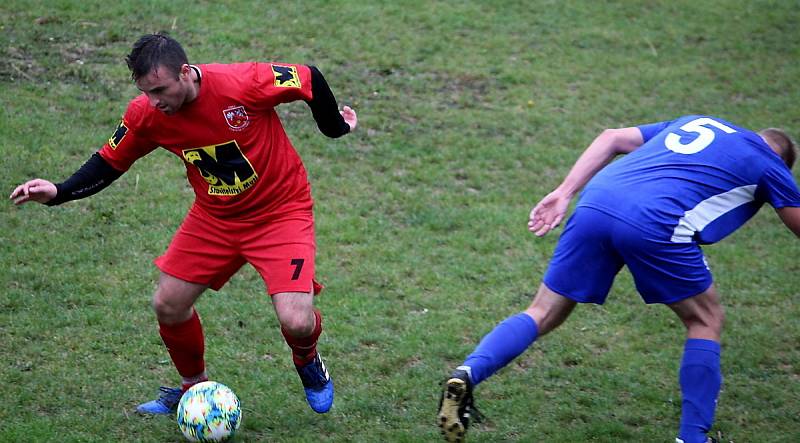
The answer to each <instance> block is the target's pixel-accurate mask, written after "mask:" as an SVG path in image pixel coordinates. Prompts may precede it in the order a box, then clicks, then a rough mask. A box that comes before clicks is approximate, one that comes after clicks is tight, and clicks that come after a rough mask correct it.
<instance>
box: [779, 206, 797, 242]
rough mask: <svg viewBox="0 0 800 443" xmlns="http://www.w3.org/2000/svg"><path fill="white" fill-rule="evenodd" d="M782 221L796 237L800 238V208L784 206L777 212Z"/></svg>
mask: <svg viewBox="0 0 800 443" xmlns="http://www.w3.org/2000/svg"><path fill="white" fill-rule="evenodd" d="M775 212H777V213H778V217H780V219H781V221H782V222H783V224H784V225H786V227H787V228H789V229H790V230H791V231H792V232H794V235H796V236H797V237H800V207H796V206H784V207H782V208H778V209H776V210H775Z"/></svg>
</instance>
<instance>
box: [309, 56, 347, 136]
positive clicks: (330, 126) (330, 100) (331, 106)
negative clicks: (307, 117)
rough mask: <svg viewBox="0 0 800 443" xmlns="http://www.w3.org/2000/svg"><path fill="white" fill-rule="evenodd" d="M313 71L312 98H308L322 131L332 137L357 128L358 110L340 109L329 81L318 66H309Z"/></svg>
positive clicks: (315, 119) (312, 112)
mask: <svg viewBox="0 0 800 443" xmlns="http://www.w3.org/2000/svg"><path fill="white" fill-rule="evenodd" d="M308 68H309V70H310V71H311V96H312V98H311V100H307V101H306V103H308V106H309V107H310V108H311V114H312V115H313V116H314V121H316V122H317V127H318V128H319V130H320V132H322V133H323V134H325V135H326V136H328V137H331V138H337V137H341V136H343V135H345V134H347V133H348V132H351V131H353V130H354V129H356V125H357V124H358V117H357V116H356V111H354V110H353V109H352V108H350V107H349V106H345V107H344V108H342V110H341V111H339V106H338V104H337V103H336V97H334V95H333V92H332V91H331V88H330V86H328V82H327V81H326V80H325V77H324V76H323V75H322V73H321V72H320V71H319V69H317V67H316V66H309V67H308Z"/></svg>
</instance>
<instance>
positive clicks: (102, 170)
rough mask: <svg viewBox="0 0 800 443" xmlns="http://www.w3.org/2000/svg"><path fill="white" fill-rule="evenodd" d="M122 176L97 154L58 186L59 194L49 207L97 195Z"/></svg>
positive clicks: (48, 203) (49, 203)
mask: <svg viewBox="0 0 800 443" xmlns="http://www.w3.org/2000/svg"><path fill="white" fill-rule="evenodd" d="M121 175H122V172H120V171H117V170H116V169H114V168H113V167H111V165H110V164H108V162H107V161H105V159H103V157H101V156H100V154H98V153H96V152H95V153H94V155H92V156H91V157H90V158H89V160H87V161H86V163H84V164H83V166H81V167H80V169H78V170H77V171H75V173H74V174H72V176H71V177H70V178H68V179H66V180H64V181H63V182H61V183H57V184H56V189H57V190H58V192H57V193H56V196H55V197H54V198H53V199H52V200H50V201H49V202H47V206H55V205H60V204H61V203H65V202H68V201H70V200H78V199H81V198H85V197H88V196H90V195H94V194H97V193H98V192H100V191H102V190H103V189H105V188H106V187H107V186H108V185H110V184H111V182H113V181H114V180H116V179H118V178H119V177H120V176H121Z"/></svg>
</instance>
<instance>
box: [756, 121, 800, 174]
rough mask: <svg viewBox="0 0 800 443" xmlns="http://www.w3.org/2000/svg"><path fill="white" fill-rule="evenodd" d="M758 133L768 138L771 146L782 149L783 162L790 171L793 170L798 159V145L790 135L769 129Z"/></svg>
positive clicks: (776, 129)
mask: <svg viewBox="0 0 800 443" xmlns="http://www.w3.org/2000/svg"><path fill="white" fill-rule="evenodd" d="M758 133H759V134H760V135H762V136H763V137H764V138H766V139H767V141H768V142H769V143H770V144H773V145H775V146H777V147H779V148H780V150H781V152H780V156H781V158H782V159H783V162H784V163H786V166H788V167H789V169H792V166H794V162H795V160H796V159H797V152H796V151H795V149H796V148H795V146H797V144H796V143H795V142H794V140H792V138H791V137H789V134H787V133H786V132H784V131H783V130H782V129H778V128H767V129H763V130H761V131H759V132H758Z"/></svg>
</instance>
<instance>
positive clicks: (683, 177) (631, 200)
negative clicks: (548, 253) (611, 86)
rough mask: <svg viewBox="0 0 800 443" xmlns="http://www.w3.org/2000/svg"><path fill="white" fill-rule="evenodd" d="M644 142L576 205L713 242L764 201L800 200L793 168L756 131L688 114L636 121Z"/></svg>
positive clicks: (683, 238) (663, 233)
mask: <svg viewBox="0 0 800 443" xmlns="http://www.w3.org/2000/svg"><path fill="white" fill-rule="evenodd" d="M639 130H640V131H641V133H642V137H643V139H644V144H643V145H642V146H640V147H639V148H637V149H636V150H634V151H633V152H632V153H630V154H628V155H626V156H624V157H622V158H621V159H619V160H618V161H615V162H613V163H611V164H610V165H608V166H606V167H605V168H603V169H602V170H601V171H600V172H598V173H597V174H596V175H595V176H594V178H592V180H591V181H590V182H589V183H588V184H587V185H586V188H585V189H584V191H583V193H582V194H581V197H580V200H579V202H578V206H585V207H590V208H594V209H597V210H600V211H603V212H605V213H607V214H609V215H612V216H614V217H616V218H619V219H621V220H623V221H625V222H627V223H630V224H631V225H634V226H636V227H638V228H639V229H641V230H643V231H644V232H646V233H648V234H650V235H654V236H655V238H663V239H665V240H669V241H672V242H676V243H689V242H693V241H694V242H698V243H702V244H708V243H715V242H717V241H719V240H721V239H722V238H724V237H725V236H727V235H728V234H730V233H732V232H733V231H735V230H736V229H738V228H739V227H740V226H742V225H743V224H744V223H745V222H747V220H749V219H750V218H751V217H752V216H753V215H755V213H756V212H758V210H759V208H761V206H762V205H763V204H764V203H769V204H770V205H772V206H773V207H774V208H782V207H784V206H800V192H798V189H797V184H796V183H795V181H794V177H792V174H791V171H790V170H789V168H788V167H787V166H786V164H785V163H784V162H783V160H782V159H781V158H780V156H779V155H778V154H776V153H775V152H774V151H773V150H772V149H771V148H770V147H769V145H767V143H766V142H765V141H764V140H763V139H762V138H761V137H760V136H759V135H758V134H756V133H754V132H752V131H750V130H747V129H744V128H740V127H738V126H735V125H733V124H731V123H728V122H726V121H724V120H721V119H718V118H716V117H709V116H702V115H689V116H684V117H681V118H679V119H677V120H673V121H669V122H661V123H655V124H649V125H643V126H639Z"/></svg>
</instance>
